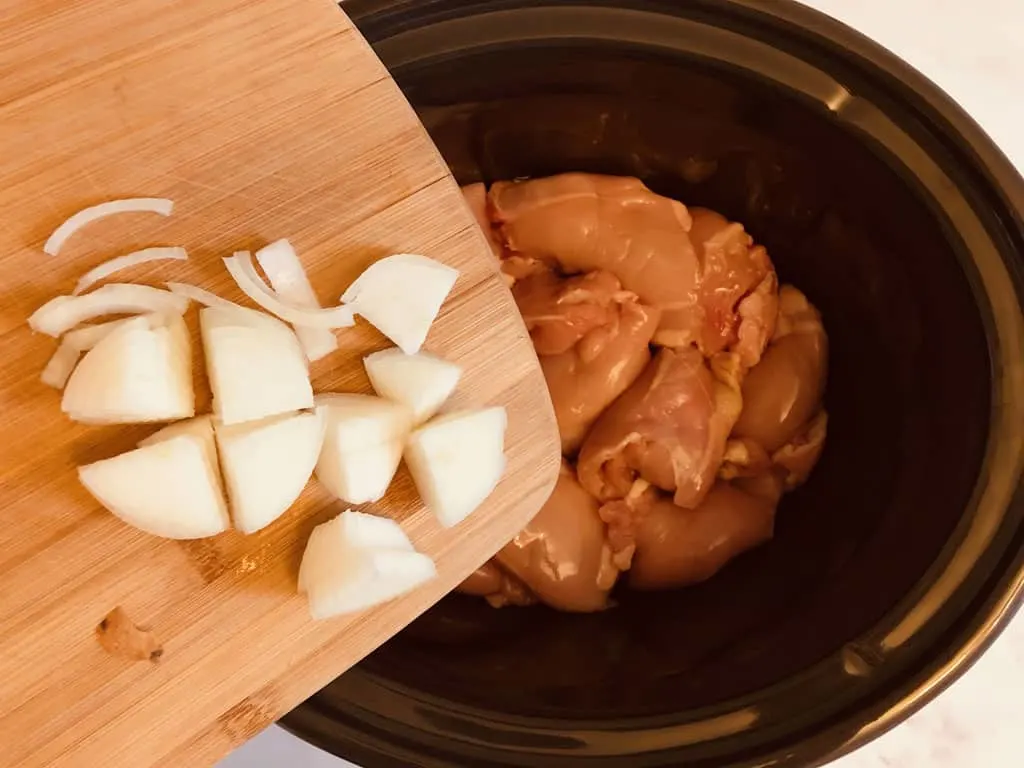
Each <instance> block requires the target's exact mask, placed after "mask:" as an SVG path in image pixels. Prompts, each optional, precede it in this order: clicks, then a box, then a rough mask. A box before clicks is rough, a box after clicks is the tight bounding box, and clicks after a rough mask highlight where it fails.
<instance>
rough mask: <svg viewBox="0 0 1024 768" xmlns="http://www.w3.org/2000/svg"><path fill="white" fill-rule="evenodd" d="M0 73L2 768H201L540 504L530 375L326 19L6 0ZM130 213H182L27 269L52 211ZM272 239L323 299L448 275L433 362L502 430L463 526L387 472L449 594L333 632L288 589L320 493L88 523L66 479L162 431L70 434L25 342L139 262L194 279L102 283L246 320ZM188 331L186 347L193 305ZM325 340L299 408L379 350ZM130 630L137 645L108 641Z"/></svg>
mask: <svg viewBox="0 0 1024 768" xmlns="http://www.w3.org/2000/svg"><path fill="white" fill-rule="evenodd" d="M0 73H2V77H0V148H2V156H0V290H2V297H3V301H2V302H0V338H2V340H3V352H4V357H3V365H2V366H0V406H2V415H3V420H2V422H0V630H2V631H0V766H5V767H7V766H75V768H79V767H81V768H94V767H96V766H104V768H115V767H117V766H124V767H126V768H127V767H129V766H130V768H140V767H144V766H151V765H166V766H175V768H182V767H183V766H188V767H189V768H193V767H194V766H202V765H208V764H210V763H212V762H214V761H215V760H216V759H217V758H218V757H219V756H221V755H223V754H224V753H226V752H227V751H228V750H230V749H231V748H232V747H234V746H236V745H237V744H239V743H240V742H242V741H243V740H245V739H246V738H248V737H249V736H252V735H253V734H255V733H256V732H257V731H258V730H260V729H261V728H263V727H264V726H266V725H267V724H268V723H269V722H271V721H272V720H274V719H275V718H277V717H278V716H280V715H281V714H283V713H284V712H286V711H287V710H288V709H289V708H291V707H292V706H294V705H295V704H297V703H298V702H299V701H301V700H302V699H303V698H305V697H306V696H308V695H310V694H311V693H313V692H314V691H315V690H317V689H318V688H319V687H320V686H322V685H323V684H324V683H326V682H328V681H329V680H331V679H332V678H334V677H335V676H337V675H338V674H340V673H341V672H342V671H344V669H345V668H346V667H347V666H348V665H349V664H350V663H351V662H352V661H353V660H354V659H358V658H360V657H362V656H363V655H365V654H366V653H368V652H369V651H371V650H372V649H373V648H375V647H376V646H377V645H378V644H380V643H381V642H382V641H383V640H385V639H386V637H387V636H388V635H389V634H390V632H391V630H392V629H393V628H394V627H396V626H401V625H404V624H405V623H407V622H408V621H410V620H411V619H412V618H414V617H415V616H416V615H417V614H419V613H420V612H421V611H422V610H424V609H425V607H427V606H428V605H430V604H431V603H433V602H434V601H436V600H437V599H438V598H439V597H440V596H441V595H442V594H444V593H445V592H447V591H448V590H449V589H450V588H451V587H453V586H454V585H455V584H456V583H457V582H458V581H459V580H460V579H461V578H462V577H464V576H465V575H466V574H467V573H469V572H470V571H471V570H472V569H473V568H475V567H476V566H477V565H478V564H479V563H481V562H482V561H483V560H485V559H486V558H487V557H489V556H490V555H491V554H492V553H493V552H494V551H496V550H497V549H498V548H499V547H500V546H501V545H502V544H503V543H504V542H505V541H507V540H508V539H509V538H511V537H512V536H513V535H514V534H515V533H516V531H517V530H518V529H519V528H520V527H521V526H522V524H523V523H525V522H526V520H527V519H528V518H529V517H530V516H531V515H532V514H533V513H534V512H535V511H536V510H537V509H538V507H539V505H540V504H541V503H542V502H543V500H544V499H545V498H546V496H547V494H548V492H549V490H550V487H551V485H552V484H553V482H554V479H555V475H556V473H557V469H558V441H557V436H556V431H555V426H554V421H553V417H552V414H551V409H550V404H549V401H548V398H547V394H546V390H545V387H544V383H543V379H542V377H541V374H540V371H539V367H538V365H537V362H536V358H535V357H534V355H533V351H532V347H531V346H530V344H529V339H528V337H527V335H526V333H525V329H524V328H523V325H522V322H521V321H520V319H519V317H518V315H517V314H516V312H515V308H514V304H513V303H512V301H511V297H510V295H509V293H508V291H507V289H506V288H505V287H504V286H503V284H502V282H501V280H500V279H499V278H498V277H497V275H496V273H495V268H494V265H493V263H492V260H491V257H490V254H489V252H488V250H487V247H486V245H485V243H484V241H483V238H482V236H481V235H480V233H479V232H478V230H477V229H476V228H475V225H474V224H473V222H472V219H471V217H470V215H469V213H468V211H467V210H466V208H465V205H464V203H463V201H462V198H461V195H460V194H459V192H458V188H457V187H456V186H455V183H454V181H453V180H452V178H451V177H450V176H449V175H448V173H447V170H446V168H445V167H444V165H443V163H442V161H441V159H440V156H439V155H438V154H437V152H436V150H435V149H434V147H433V146H432V144H431V143H430V141H429V139H428V138H427V136H426V133H425V132H424V130H423V129H422V126H421V125H420V124H419V122H418V121H417V120H416V118H415V115H414V113H413V112H412V110H411V109H410V107H409V105H408V104H407V102H406V101H405V99H404V98H403V97H402V95H401V94H400V92H399V91H398V90H397V88H396V87H395V85H394V83H393V82H392V81H391V79H390V78H389V77H388V74H387V72H386V71H385V70H384V68H383V67H382V65H381V64H380V62H379V61H378V60H377V58H376V57H375V56H374V54H373V53H372V51H371V50H370V48H369V47H368V46H367V45H366V43H365V41H364V40H363V39H362V38H361V37H360V36H359V34H358V33H357V32H356V31H355V30H354V29H353V27H352V26H351V24H350V23H349V21H348V19H347V18H346V17H345V16H344V15H343V14H342V13H341V12H340V11H339V10H338V9H337V7H336V6H335V5H334V4H333V3H332V2H331V1H330V0H201V2H184V1H182V0H71V1H69V0H0ZM130 196H158V197H169V198H172V199H173V200H174V201H175V211H174V214H173V215H172V216H171V217H169V218H166V219H164V218H162V217H160V216H155V215H152V214H130V215H124V216H119V217H114V218H110V219H106V220H103V221H101V222H97V223H94V224H92V225H90V226H89V227H88V228H87V229H85V230H83V231H81V232H80V233H78V234H77V235H75V236H74V237H73V238H72V239H71V240H70V241H69V242H68V244H67V245H66V246H65V249H64V250H63V251H62V252H61V253H60V255H59V256H56V257H49V256H46V255H44V254H43V252H42V244H43V242H44V241H45V239H46V237H47V236H48V235H49V233H50V232H51V231H52V230H53V229H54V227H56V226H57V224H59V223H60V222H61V221H63V220H64V218H66V217H67V216H68V215H70V214H71V213H73V212H75V211H77V210H79V209H81V208H83V207H85V206H87V205H91V204H94V203H98V202H102V201H104V200H109V199H112V198H116V197H130ZM279 237H288V238H290V239H291V241H292V242H293V243H294V244H295V246H296V248H297V249H298V251H299V253H300V255H301V257H302V259H303V261H304V262H305V264H306V265H307V267H308V269H309V273H310V277H311V279H312V282H313V285H314V286H315V287H316V288H317V290H318V292H319V294H320V298H321V300H322V301H324V302H335V301H337V297H338V296H339V295H340V294H341V293H342V291H343V290H344V288H345V287H346V286H347V285H348V283H349V282H350V281H351V280H352V279H353V277H354V276H355V275H357V274H358V273H359V272H360V271H361V270H362V269H363V268H365V267H366V266H367V265H368V264H370V263H371V262H372V261H373V260H374V259H376V258H378V257H380V256H383V255H386V254H388V253H393V252H401V251H406V252H408V251H412V252H418V253H424V254H427V255H429V256H432V257H434V258H437V259H439V260H441V261H444V262H446V263H448V264H451V265H453V266H455V267H457V268H458V269H460V270H461V276H460V278H459V280H458V282H457V283H456V286H455V289H454V291H453V293H452V295H451V297H450V298H449V301H448V302H447V304H446V305H445V308H444V310H443V312H442V315H441V317H440V318H439V319H438V321H437V322H436V323H435V325H434V327H433V329H432V331H431V334H430V337H429V338H428V341H427V345H426V348H427V349H430V350H431V351H434V352H437V353H439V354H441V355H443V356H445V357H447V358H449V359H452V360H455V361H458V362H459V363H461V364H463V365H464V366H465V368H466V373H465V376H464V379H463V381H462V383H461V385H460V388H459V391H458V393H457V395H456V397H455V399H454V402H453V403H452V406H453V407H457V406H460V405H491V404H504V405H505V406H506V407H507V408H508V412H509V430H508V435H507V440H506V448H507V451H508V456H509V470H508V472H507V474H506V476H505V479H504V480H503V482H502V483H501V485H500V486H499V488H498V490H497V491H496V493H495V494H494V495H493V496H492V497H491V498H490V499H489V501H488V502H487V503H486V504H485V506H484V507H483V508H481V509H480V510H479V511H478V512H477V513H475V514H474V515H473V516H471V517H470V519H469V520H467V521H466V522H464V523H463V524H462V525H460V526H458V527H457V528H455V529H453V530H450V531H445V530H442V529H441V528H440V527H439V526H438V525H437V524H436V523H435V522H434V521H433V519H432V518H431V517H430V516H429V515H428V514H427V513H426V512H425V511H424V510H423V508H422V506H421V504H420V502H419V500H418V497H417V496H416V494H415V491H414V489H413V487H412V484H411V481H410V480H409V477H408V475H407V474H406V473H405V471H404V469H403V470H401V471H400V474H399V477H398V478H397V480H396V482H395V484H394V485H393V487H392V490H391V492H390V493H389V495H388V496H387V497H386V499H385V500H384V501H383V502H381V503H380V504H378V505H376V511H378V512H383V513H386V514H388V515H391V516H393V517H395V518H396V519H399V520H401V521H402V522H403V524H404V525H405V527H406V529H407V530H408V531H409V532H410V534H411V536H412V538H413V540H414V542H415V543H416V545H417V546H418V547H419V548H420V549H422V550H423V551H425V552H427V553H428V554H430V555H432V556H433V557H434V558H435V559H436V560H437V563H438V565H439V573H440V575H439V578H438V579H437V580H436V581H435V582H434V583H433V584H432V585H431V586H430V587H429V588H424V589H422V590H420V591H418V592H416V593H415V594H413V595H412V596H410V597H408V598H406V599H404V600H400V601H396V602H394V603H391V604H388V605H386V606H383V607H380V608H378V609H376V610H373V611H371V612H368V613H365V614H362V615H359V616H358V617H355V618H351V619H344V618H339V619H335V620H330V621H325V622H318V623H314V622H313V621H311V620H310V619H309V617H308V611H307V607H306V604H305V600H304V599H302V598H300V597H297V596H296V595H295V587H296V576H297V570H298V563H299V559H300V556H301V553H302V549H303V546H304V543H305V540H306V538H307V537H308V535H309V532H310V531H311V530H312V528H313V527H314V526H315V525H317V524H318V523H320V522H322V521H324V520H325V519H328V518H329V517H331V516H333V515H334V514H336V513H337V512H339V511H340V509H341V507H340V505H339V503H337V502H333V501H332V500H331V499H330V498H329V496H328V495H327V493H326V492H325V491H324V490H323V489H322V488H320V487H319V486H318V485H317V483H316V482H315V481H314V482H310V484H309V485H308V487H307V488H306V490H305V492H304V493H303V495H302V496H301V498H300V499H299V501H298V502H297V503H296V504H295V506H294V507H293V508H292V509H291V510H290V511H289V512H288V513H287V514H286V515H285V516H284V517H282V518H281V519H280V520H278V521H277V522H276V523H274V524H273V525H271V526H270V527H269V528H267V529H264V530H263V531H261V532H259V533H257V534H255V535H252V536H242V535H241V534H238V533H235V532H230V533H227V534H223V535H221V536H217V537H215V538H211V539H205V540H200V541H194V542H172V541H164V540H160V539H157V538H154V537H152V536H149V535H146V534H144V533H141V532H139V531H136V530H133V529H131V528H129V527H128V526H126V525H124V524H122V523H121V522H119V521H118V520H117V519H116V518H114V517H113V516H112V515H111V514H109V513H108V512H106V511H104V510H103V509H102V508H100V507H99V505H98V504H97V503H96V502H95V501H93V500H92V498H91V497H90V496H89V495H88V494H87V493H86V492H85V490H84V489H82V488H81V487H80V486H79V484H78V482H77V479H76V476H75V472H74V470H75V467H76V466H77V465H79V464H82V463H85V462H89V461H93V460H96V459H99V458H103V457H107V456H111V455H114V454H116V453H118V452H120V451H122V450H126V449H128V448H131V447H132V446H133V445H134V443H135V441H137V440H138V439H139V438H141V437H143V436H145V435H146V434H149V433H151V432H153V431H155V429H156V427H155V426H151V427H143V426H124V427H87V426H83V425H75V424H72V423H70V422H68V421H67V420H66V419H65V418H64V417H63V416H62V414H61V412H60V407H59V403H60V397H59V393H57V392H55V391H53V390H50V389H47V388H46V387H44V386H43V385H42V384H40V383H39V381H38V375H39V372H40V371H41V369H42V367H43V365H44V364H45V363H46V360H47V359H48V357H49V356H50V354H51V353H52V352H53V350H54V348H55V346H56V342H55V340H53V339H50V338H48V337H44V336H40V335H34V334H32V333H31V332H30V331H29V329H28V327H27V326H26V324H25V320H26V318H27V317H28V315H29V314H30V313H31V312H32V311H33V310H34V309H36V308H37V307H38V306H40V305H41V304H42V303H44V302H45V301H46V300H48V299H49V298H51V297H52V296H54V295H56V294H58V293H67V292H69V291H70V290H71V288H72V287H73V285H74V283H75V280H76V279H77V278H78V277H79V276H80V275H81V274H82V273H83V272H84V271H85V270H86V269H88V268H90V267H92V266H94V265H95V264H98V263H100V262H101V261H104V260H105V259H107V258H110V257H111V256H114V255H117V254H120V253H125V252H128V251H130V250H134V249H136V248H139V247H144V246H150V245H182V246H185V247H186V248H187V249H188V251H189V254H190V260H189V262H187V263H184V264H180V263H177V262H175V263H166V262H165V263H162V264H157V265H147V266H143V267H137V268H135V269H134V270H132V271H130V272H127V273H123V274H121V275H119V279H124V280H138V281H142V282H148V283H150V284H159V283H160V282H161V281H164V280H183V281H189V282H194V283H196V284H199V285H202V286H203V287H206V288H208V289H210V290H213V291H215V292H217V293H219V294H221V295H223V296H225V297H227V298H230V299H233V300H242V299H243V297H242V295H241V293H240V292H239V291H238V290H237V289H236V288H235V287H234V285H233V283H232V282H231V280H230V278H229V277H228V275H227V273H226V272H225V271H224V269H223V267H222V266H221V262H220V258H221V257H222V256H224V255H226V254H228V253H229V252H231V251H232V250H234V249H236V248H240V247H249V248H253V247H258V246H260V245H262V244H264V243H267V242H270V241H272V240H274V239H277V238H279ZM187 317H188V320H189V323H190V325H191V327H192V330H193V333H194V332H195V319H196V318H195V310H194V309H192V310H190V312H189V315H188V316H187ZM194 338H195V336H194ZM339 341H340V343H341V349H340V350H339V351H338V352H336V353H335V354H333V355H331V356H330V357H328V358H326V359H325V360H322V361H319V362H318V363H316V364H314V366H313V369H312V373H313V382H314V387H315V389H316V390H317V391H332V390H336V391H369V385H368V382H367V381H366V379H365V376H364V374H363V371H362V366H361V361H360V359H361V357H362V355H364V354H366V353H367V352H370V351H372V350H375V349H380V348H383V347H385V346H388V344H387V342H386V341H385V340H384V339H383V338H382V337H381V336H380V335H379V334H377V333H376V332H375V331H373V330H372V329H371V328H369V327H367V326H366V325H365V324H364V323H362V322H360V323H359V325H358V326H357V328H355V329H348V330H343V331H340V332H339ZM195 347H196V349H195V352H196V356H197V361H198V359H200V358H199V347H198V343H196V344H195ZM196 369H197V382H198V383H197V396H198V405H199V408H200V409H201V411H202V410H206V409H207V408H208V405H209V392H208V390H207V387H206V384H205V380H204V379H203V376H202V366H201V365H197V366H196ZM116 608H120V609H121V611H120V612H119V613H118V614H116V618H112V619H110V620H108V623H107V624H105V625H103V629H101V628H100V624H101V622H102V620H103V619H104V618H105V617H108V615H111V611H113V610H114V609H116ZM126 619H127V620H130V622H131V623H132V625H139V626H140V627H142V628H143V629H144V630H146V634H143V635H141V636H139V637H138V638H135V637H133V636H132V633H131V631H130V630H131V629H132V627H131V626H129V627H128V632H127V634H126V635H122V634H121V633H122V632H124V631H126V630H125V628H124V627H122V626H121V622H123V621H125V620H126ZM111 621H112V622H113V624H111ZM111 627H112V629H111ZM111 631H115V632H116V633H117V634H114V635H110V634H109V632H111ZM104 633H108V634H104ZM124 648H129V649H133V650H131V652H126V653H118V652H111V649H113V650H114V651H117V650H118V649H124ZM140 648H141V649H143V650H141V651H140V650H139V649H140ZM154 650H158V652H156V653H153V651H154ZM147 654H149V656H147ZM150 657H151V658H150ZM140 658H141V659H142V660H139V659H140Z"/></svg>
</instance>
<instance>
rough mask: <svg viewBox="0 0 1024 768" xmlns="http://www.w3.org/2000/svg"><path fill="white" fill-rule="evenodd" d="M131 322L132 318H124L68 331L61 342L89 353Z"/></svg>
mask: <svg viewBox="0 0 1024 768" xmlns="http://www.w3.org/2000/svg"><path fill="white" fill-rule="evenodd" d="M130 320H131V318H130V317H123V318H121V319H120V320H111V321H110V322H109V323H100V324H99V325H83V326H82V327H81V328H76V329H75V330H73V331H68V332H67V333H66V334H64V338H63V339H61V341H62V342H66V343H68V344H70V345H71V346H73V347H74V348H75V349H77V350H78V351H79V352H88V351H89V350H90V349H92V348H93V347H95V346H96V345H97V344H99V343H100V341H102V340H103V339H105V338H106V337H107V336H109V335H110V334H111V332H112V331H115V330H117V329H118V328H120V327H121V326H122V325H124V324H125V323H127V322H129V321H130ZM151 325H152V323H151Z"/></svg>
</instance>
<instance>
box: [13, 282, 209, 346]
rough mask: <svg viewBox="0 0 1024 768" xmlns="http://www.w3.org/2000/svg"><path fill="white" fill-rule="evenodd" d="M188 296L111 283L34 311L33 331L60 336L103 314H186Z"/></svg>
mask: <svg viewBox="0 0 1024 768" xmlns="http://www.w3.org/2000/svg"><path fill="white" fill-rule="evenodd" d="M188 301H189V300H188V299H187V298H186V297H184V296H178V295H176V294H173V293H171V292H170V291H164V290H161V289H160V288H152V287H150V286H148V285H133V284H131V283H111V284H109V285H104V286H103V287H102V288H97V289H96V290H95V291H93V292H92V293H87V294H85V295H84V296H57V297H56V298H53V299H50V300H49V301H48V302H46V303H45V304H44V305H43V306H41V307H40V308H39V309H37V310H36V311H35V312H33V313H32V316H31V317H30V318H29V319H28V324H29V327H31V328H32V330H33V331H38V332H40V333H45V334H46V335H47V336H54V337H56V336H60V335H61V334H62V333H64V332H65V331H67V330H70V329H71V328H74V327H75V326H76V325H78V324H79V323H82V322H85V321H86V320H91V319H92V318H94V317H101V316H102V315H137V314H144V313H148V312H159V313H164V314H169V315H183V314H185V310H186V309H187V308H188Z"/></svg>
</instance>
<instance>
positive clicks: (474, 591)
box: [455, 559, 537, 608]
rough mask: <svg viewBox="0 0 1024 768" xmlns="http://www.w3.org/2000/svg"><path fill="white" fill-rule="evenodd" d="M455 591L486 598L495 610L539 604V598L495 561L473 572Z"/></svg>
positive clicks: (488, 562)
mask: <svg viewBox="0 0 1024 768" xmlns="http://www.w3.org/2000/svg"><path fill="white" fill-rule="evenodd" d="M455 591H456V592H462V593H463V594H465V595H473V596H474V597H483V598H486V599H487V602H488V603H490V604H491V605H492V606H493V607H494V608H502V607H504V606H506V605H533V604H534V603H536V602H537V598H535V597H534V596H533V595H532V594H531V593H530V590H529V589H527V588H526V586H525V585H524V584H523V583H522V582H521V581H519V579H517V578H515V577H514V576H512V575H511V574H509V573H506V572H505V571H504V570H503V569H502V567H501V566H500V565H498V564H497V563H496V562H495V561H494V560H493V559H491V560H488V561H487V562H486V563H484V564H483V565H481V566H480V567H479V568H477V569H476V570H475V571H473V573H471V574H470V575H469V576H468V577H467V578H466V580H465V581H463V582H462V583H461V584H459V586H457V587H456V588H455Z"/></svg>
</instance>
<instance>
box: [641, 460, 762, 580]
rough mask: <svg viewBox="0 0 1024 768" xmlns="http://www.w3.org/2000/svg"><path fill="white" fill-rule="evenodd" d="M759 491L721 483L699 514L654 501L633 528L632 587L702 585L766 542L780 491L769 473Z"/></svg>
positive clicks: (703, 503) (760, 483)
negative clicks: (738, 556)
mask: <svg viewBox="0 0 1024 768" xmlns="http://www.w3.org/2000/svg"><path fill="white" fill-rule="evenodd" d="M757 486H760V487H757ZM757 486H754V487H752V488H751V487H741V484H740V483H736V484H733V483H727V482H724V481H721V480H720V481H718V482H717V483H715V485H714V487H713V488H712V489H711V491H710V492H709V493H708V495H707V496H706V497H705V499H704V501H703V502H702V503H701V504H700V506H698V507H697V508H696V509H682V508H680V507H677V506H676V505H675V504H673V503H672V501H671V500H670V499H667V498H665V497H663V496H662V497H660V498H658V499H656V500H655V501H654V502H653V503H652V504H650V505H649V506H648V508H647V509H646V510H645V511H644V512H643V514H641V515H640V517H639V520H638V521H637V523H636V524H635V529H634V532H633V537H634V541H633V544H634V546H635V552H634V554H633V561H632V567H631V568H630V571H629V585H630V586H631V587H634V588H635V589H666V588H670V587H680V586H684V585H687V584H694V583H697V582H700V581H704V580H706V579H709V578H711V577H712V576H714V575H715V574H716V573H717V572H718V571H719V570H721V568H722V567H723V566H724V565H725V564H726V563H727V562H729V561H730V560H731V559H732V558H734V557H736V555H738V554H740V553H741V552H745V551H746V550H748V549H751V548H753V547H756V546H757V545H758V544H762V543H764V542H765V541H768V540H769V539H770V538H771V537H772V532H773V530H774V524H775V507H776V506H777V504H778V500H779V497H780V496H781V494H782V488H781V483H780V482H779V481H778V480H777V479H775V478H773V477H772V476H771V475H770V474H768V475H764V476H762V477H761V478H760V479H759V480H758V481H757ZM752 490H753V491H755V492H751V491H752Z"/></svg>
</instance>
